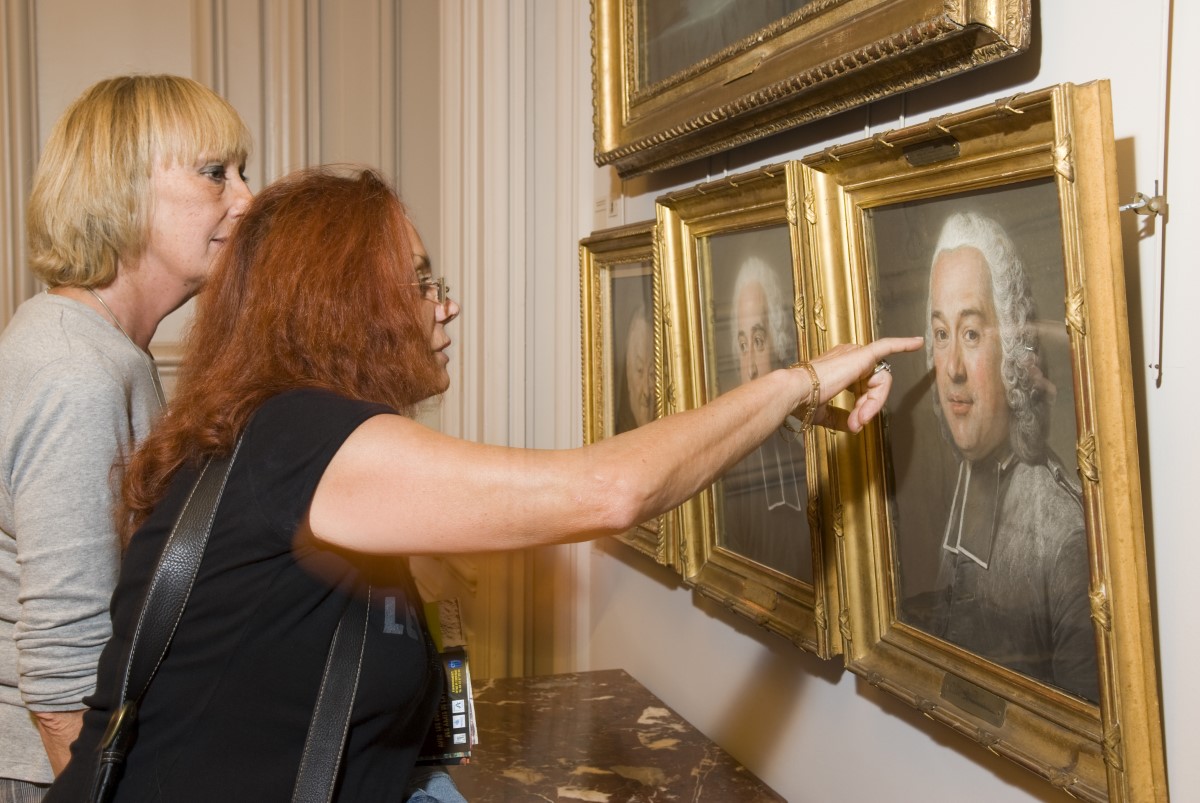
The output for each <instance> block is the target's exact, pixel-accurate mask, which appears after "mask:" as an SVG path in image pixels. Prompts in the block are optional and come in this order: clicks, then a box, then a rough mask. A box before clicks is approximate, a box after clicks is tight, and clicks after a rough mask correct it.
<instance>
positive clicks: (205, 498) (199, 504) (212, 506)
mask: <svg viewBox="0 0 1200 803" xmlns="http://www.w3.org/2000/svg"><path fill="white" fill-rule="evenodd" d="M241 446H242V441H241V438H238V442H237V445H236V446H234V447H233V454H231V455H229V457H227V458H224V459H222V460H213V459H211V458H210V459H209V461H208V462H207V463H205V464H204V468H202V469H201V470H200V476H198V477H197V478H196V484H195V485H194V486H193V487H192V492H191V493H190V494H188V498H187V499H186V500H185V501H184V503H183V509H182V510H181V511H180V512H179V518H178V519H176V520H175V526H174V528H172V530H171V534H170V535H169V536H168V537H167V543H166V545H165V546H163V551H162V555H160V556H159V559H158V567H157V568H156V569H155V570H154V578H153V579H152V580H151V581H150V588H149V590H147V591H146V599H145V600H144V601H143V602H142V612H141V613H140V614H139V615H138V623H137V629H136V630H134V632H133V644H132V645H131V646H130V649H129V663H128V664H126V666H125V683H124V684H123V685H122V687H121V703H122V705H124V704H126V703H128V702H130V701H133V702H134V703H135V704H136V702H137V701H139V700H141V699H142V695H144V694H145V693H146V688H147V687H148V686H149V685H150V681H151V680H152V679H153V678H154V673H155V672H157V671H158V666H159V664H160V663H162V659H163V656H164V655H166V653H167V647H169V646H170V644H171V638H172V637H173V636H174V635H175V628H176V627H178V626H179V620H180V619H182V618H183V609H184V608H185V607H187V601H188V596H189V595H190V594H191V593H192V584H193V583H195V581H196V573H197V572H199V570H200V561H201V560H202V559H203V558H204V549H205V547H206V546H208V536H209V533H211V532H212V525H213V519H215V518H216V515H217V503H218V502H220V501H221V494H222V493H223V492H224V490H225V481H226V480H228V479H229V471H230V469H232V468H233V461H234V459H235V458H237V454H238V450H240V449H241Z"/></svg>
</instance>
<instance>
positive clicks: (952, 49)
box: [592, 0, 1031, 176]
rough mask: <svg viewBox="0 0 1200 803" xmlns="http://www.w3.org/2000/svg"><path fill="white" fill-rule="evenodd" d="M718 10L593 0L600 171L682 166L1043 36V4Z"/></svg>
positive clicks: (773, 1)
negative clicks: (1038, 15) (1037, 7)
mask: <svg viewBox="0 0 1200 803" xmlns="http://www.w3.org/2000/svg"><path fill="white" fill-rule="evenodd" d="M706 6H707V7H708V8H707V9H703V10H697V9H696V8H693V7H690V6H688V4H686V3H664V2H659V1H658V0H655V1H654V2H651V0H592V51H593V52H592V56H593V98H594V101H593V102H594V110H593V112H594V114H593V116H594V127H595V160H596V163H597V164H598V165H606V164H611V165H613V166H614V167H615V168H616V169H617V172H618V173H619V174H620V175H622V176H632V175H637V174H640V173H646V172H649V171H652V170H658V169H661V168H664V167H669V166H672V165H676V164H681V163H683V162H687V161H691V160H694V159H698V158H701V157H704V156H708V155H711V154H714V153H718V152H720V151H724V150H727V149H729V148H731V147H734V146H737V145H741V144H744V143H747V142H751V141H753V140H756V139H760V138H762V137H765V136H767V135H770V134H774V133H777V132H779V131H783V130H785V129H788V128H791V127H793V126H796V125H799V124H801V123H805V122H808V121H810V120H814V119H818V118H821V117H827V116H829V115H831V114H835V113H837V112H840V111H844V110H846V109H849V108H852V107H855V106H858V105H861V104H863V103H868V102H870V101H874V100H878V99H880V98H882V97H885V96H887V95H891V94H894V93H897V92H902V91H905V90H908V89H912V88H914V87H918V86H921V85H924V84H927V83H930V82H932V81H936V80H939V79H941V78H945V77H946V76H949V75H953V74H956V73H960V72H963V71H965V70H970V69H973V68H975V67H979V66H981V65H984V64H988V63H990V62H993V61H997V60H999V59H1004V58H1007V57H1008V56H1011V55H1014V54H1016V53H1020V52H1022V51H1024V50H1026V49H1027V48H1028V47H1029V43H1030V39H1031V33H1030V31H1031V23H1030V0H749V2H747V0H738V2H736V3H724V4H721V3H708V4H706ZM668 14H674V15H675V16H667V15H668ZM664 54H665V55H670V56H671V57H672V60H671V62H670V63H669V64H666V65H665V66H664V65H662V64H660V62H662V61H663V58H660V56H664Z"/></svg>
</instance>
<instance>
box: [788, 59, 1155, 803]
mask: <svg viewBox="0 0 1200 803" xmlns="http://www.w3.org/2000/svg"><path fill="white" fill-rule="evenodd" d="M1110 115H1111V113H1110V111H1109V95H1108V85H1107V83H1106V82H1096V83H1092V84H1087V85H1083V86H1073V85H1060V86H1056V87H1052V88H1049V89H1047V90H1043V91H1039V92H1033V93H1027V94H1023V95H1018V96H1014V97H1011V98H1004V99H1001V100H999V101H997V102H995V103H994V104H992V105H989V106H987V107H984V108H981V109H976V110H971V111H967V112H962V113H957V114H954V115H946V116H943V117H940V118H937V119H935V120H933V121H931V122H929V123H928V124H924V125H920V126H914V127H911V128H907V129H901V130H898V131H891V132H886V133H884V134H880V135H877V136H876V137H873V138H871V139H869V140H864V141H860V142H855V143H847V144H845V145H839V146H834V147H832V148H829V149H827V150H826V151H825V152H823V153H821V154H817V155H814V156H812V157H809V158H807V159H805V160H804V166H805V169H804V170H803V171H802V173H803V177H802V180H803V185H804V190H803V192H804V195H805V197H806V199H808V204H809V205H810V213H809V215H808V216H807V217H806V219H807V220H811V221H813V222H812V223H811V229H812V231H813V236H812V238H810V239H809V240H807V241H806V242H808V243H810V244H812V246H813V250H812V253H811V257H812V259H813V260H815V261H819V262H821V267H820V270H821V271H822V272H824V273H825V274H826V277H827V280H828V281H829V282H834V281H839V282H840V284H841V286H843V287H846V288H847V289H848V293H847V296H848V297H847V299H846V301H847V303H846V304H839V305H834V306H835V308H834V309H832V310H831V311H830V316H829V318H830V326H831V329H832V330H833V332H834V333H835V334H836V336H837V337H838V338H845V339H852V340H859V341H861V340H865V339H870V338H875V337H880V336H887V335H923V336H924V337H925V348H924V350H922V351H920V352H916V353H910V354H905V355H901V356H898V357H896V358H895V359H893V360H892V361H891V370H892V375H893V387H892V392H891V395H890V397H889V400H888V405H887V408H886V410H885V411H884V414H883V415H882V416H881V421H882V423H881V425H878V426H874V427H872V428H871V429H870V430H869V431H868V433H867V437H865V438H863V439H859V440H856V441H849V440H848V441H846V447H847V448H846V449H844V450H843V451H842V452H840V453H839V461H840V464H841V468H842V473H843V476H844V477H845V478H847V480H846V482H844V483H843V484H842V485H841V486H839V487H840V490H841V491H842V492H843V493H844V495H843V497H842V505H841V510H842V513H843V519H842V523H843V527H844V533H845V537H846V538H847V539H848V542H847V545H846V555H847V562H846V564H845V575H846V584H845V589H846V610H847V618H848V624H849V628H848V630H849V632H848V635H847V643H846V646H845V653H844V654H845V656H846V661H847V665H848V666H849V667H850V668H851V669H852V670H854V671H855V672H857V673H859V674H861V675H862V676H863V677H865V678H866V679H867V680H868V681H869V682H870V683H872V684H874V685H877V686H880V687H882V688H885V689H887V690H889V691H891V692H893V693H895V694H897V695H899V696H900V697H902V698H904V699H905V700H907V701H908V702H910V703H911V704H913V705H914V706H916V707H917V708H919V709H920V710H922V711H923V712H925V713H926V714H928V715H929V716H930V717H932V718H933V719H935V720H939V721H941V722H944V723H945V724H947V725H950V726H951V727H952V728H954V729H955V730H958V731H960V732H962V733H964V734H966V735H968V736H970V737H971V738H974V739H976V740H977V741H979V742H980V743H982V744H983V745H984V746H985V747H986V748H987V749H989V750H991V751H992V752H995V753H998V754H1000V755H1003V756H1006V757H1008V758H1010V759H1012V760H1014V761H1016V762H1017V763H1019V764H1020V765H1022V766H1024V767H1026V768H1028V769H1030V770H1032V771H1034V772H1036V773H1038V774H1040V775H1042V776H1043V777H1045V778H1046V779H1047V780H1048V781H1050V782H1051V783H1053V784H1055V785H1056V786H1060V787H1062V788H1063V789H1065V790H1066V791H1068V792H1069V793H1070V794H1072V795H1073V796H1075V797H1078V798H1080V799H1084V800H1096V801H1101V800H1122V801H1124V800H1155V799H1159V797H1158V795H1159V791H1158V790H1163V789H1165V786H1164V785H1163V757H1162V736H1161V733H1162V731H1161V718H1160V713H1159V703H1158V694H1157V678H1156V670H1155V659H1154V655H1155V648H1154V642H1153V630H1152V627H1151V625H1150V604H1149V590H1148V589H1149V585H1148V576H1147V567H1146V552H1145V543H1144V536H1143V527H1142V512H1141V494H1140V485H1139V476H1140V475H1139V471H1138V462H1137V437H1136V427H1135V416H1134V411H1133V409H1132V399H1133V393H1132V381H1133V380H1132V376H1131V374H1130V363H1129V350H1130V349H1129V333H1128V324H1127V316H1126V310H1125V296H1124V273H1123V267H1122V264H1121V259H1120V243H1119V225H1118V221H1117V200H1116V189H1115V181H1116V179H1115V157H1114V145H1113V139H1112V127H1111V116H1110ZM1100 433H1103V437H1101V434H1100ZM1164 794H1165V792H1164Z"/></svg>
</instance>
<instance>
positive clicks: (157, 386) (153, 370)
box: [85, 287, 167, 410]
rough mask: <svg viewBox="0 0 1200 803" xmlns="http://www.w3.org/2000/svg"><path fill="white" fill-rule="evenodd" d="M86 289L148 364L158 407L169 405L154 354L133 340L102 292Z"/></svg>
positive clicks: (147, 367)
mask: <svg viewBox="0 0 1200 803" xmlns="http://www.w3.org/2000/svg"><path fill="white" fill-rule="evenodd" d="M85 289H86V290H87V291H88V292H89V293H91V294H92V298H94V299H96V300H97V301H99V302H100V306H102V307H104V311H105V312H107V313H108V317H110V318H112V322H113V323H114V324H116V326H117V331H118V332H120V333H121V334H123V335H124V336H125V340H126V341H127V342H128V343H129V345H131V346H133V347H134V348H135V349H137V352H138V354H140V355H141V356H142V359H143V360H144V361H145V364H146V372H147V373H149V374H150V383H151V384H152V385H154V395H155V396H157V397H158V409H159V410H162V409H163V408H165V407H166V406H167V398H166V395H165V394H164V393H163V389H162V382H160V381H159V379H158V366H157V364H156V363H155V362H154V356H153V355H152V354H147V353H146V351H145V349H143V348H142V347H141V346H139V345H138V344H137V343H134V342H133V338H132V337H130V336H129V333H128V332H126V331H125V327H124V326H122V325H121V319H120V318H118V317H117V314H116V313H115V312H113V311H112V308H110V307H109V306H108V304H106V303H105V302H104V299H103V298H101V297H100V294H99V293H97V292H96V290H95V288H92V287H88V288H85Z"/></svg>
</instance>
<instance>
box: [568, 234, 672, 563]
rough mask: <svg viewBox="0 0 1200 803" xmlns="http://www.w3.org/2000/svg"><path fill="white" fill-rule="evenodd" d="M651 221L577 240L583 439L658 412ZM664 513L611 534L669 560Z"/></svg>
mask: <svg viewBox="0 0 1200 803" xmlns="http://www.w3.org/2000/svg"><path fill="white" fill-rule="evenodd" d="M654 227H655V223H654V221H652V220H651V221H646V222H643V223H636V224H633V225H629V226H623V227H620V228H613V229H605V230H603V231H598V232H596V233H594V234H593V235H592V236H590V237H586V238H584V239H583V240H581V241H580V243H579V270H580V288H581V303H582V321H583V434H584V442H585V443H595V442H596V441H598V440H600V439H602V438H607V437H612V436H613V435H615V434H617V433H620V432H628V431H629V430H631V429H634V428H636V427H639V426H642V425H643V424H645V423H646V422H648V421H651V420H653V419H655V418H657V417H658V416H659V415H660V414H661V408H662V403H661V400H662V398H663V386H662V381H661V377H663V376H664V370H663V340H662V314H661V311H660V309H659V294H658V283H657V281H656V279H655V268H654V253H655V240H654ZM669 520H670V514H668V515H667V516H660V517H659V518H657V519H653V520H651V521H648V522H644V523H643V524H640V525H638V526H637V527H634V528H633V529H632V530H630V531H628V532H626V533H624V534H622V535H619V536H617V538H618V540H620V541H622V542H624V543H626V544H629V545H630V546H632V547H633V548H634V549H636V550H638V551H639V552H642V553H644V554H646V555H649V556H650V557H652V558H654V560H655V561H657V562H658V563H661V564H664V565H674V564H675V559H676V550H675V544H674V543H673V542H672V539H671V538H670V537H668V535H667V533H668V532H669V531H670V527H669V524H668V522H669Z"/></svg>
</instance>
